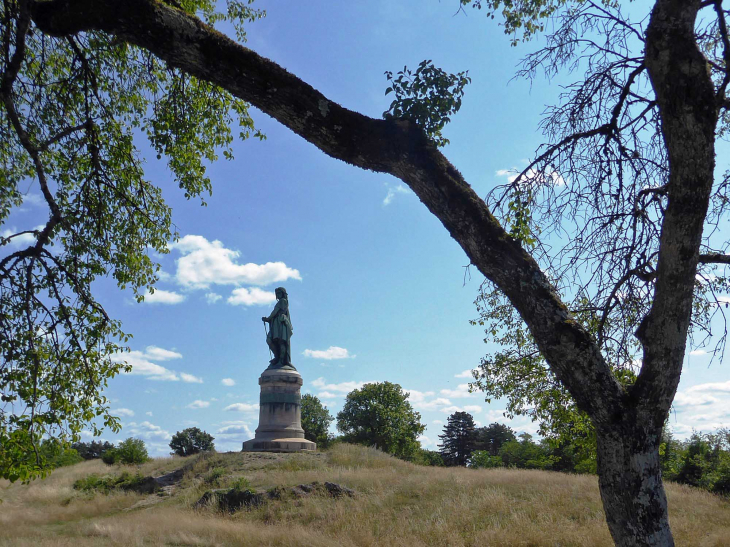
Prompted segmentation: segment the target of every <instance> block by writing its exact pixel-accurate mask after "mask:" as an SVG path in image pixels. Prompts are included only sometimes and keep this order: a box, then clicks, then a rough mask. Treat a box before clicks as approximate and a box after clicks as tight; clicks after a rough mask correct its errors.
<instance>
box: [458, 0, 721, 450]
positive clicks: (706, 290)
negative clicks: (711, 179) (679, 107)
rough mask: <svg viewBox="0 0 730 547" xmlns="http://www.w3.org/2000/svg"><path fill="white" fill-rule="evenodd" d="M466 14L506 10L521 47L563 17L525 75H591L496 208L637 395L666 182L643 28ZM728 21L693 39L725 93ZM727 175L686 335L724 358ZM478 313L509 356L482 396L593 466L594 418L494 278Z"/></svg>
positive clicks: (491, 366)
mask: <svg viewBox="0 0 730 547" xmlns="http://www.w3.org/2000/svg"><path fill="white" fill-rule="evenodd" d="M462 5H464V6H466V5H472V6H473V7H475V8H479V9H485V10H486V11H487V13H488V14H489V15H490V16H494V14H495V13H496V12H497V11H499V10H501V11H502V14H503V15H504V17H505V31H506V32H508V33H515V34H516V33H517V32H518V31H520V30H521V31H522V32H523V35H522V37H523V38H524V39H529V38H531V37H532V36H533V35H534V34H535V33H538V32H540V31H542V30H543V25H544V22H545V21H546V20H548V19H552V21H553V23H552V25H551V30H550V31H549V33H548V34H547V35H546V37H545V45H544V47H541V48H540V49H539V50H538V51H536V52H534V53H531V54H529V55H528V56H527V57H526V58H525V59H524V60H523V64H522V68H521V69H520V71H519V72H518V76H519V77H524V78H527V79H533V78H535V77H536V76H537V74H538V73H540V72H541V73H544V74H545V75H546V76H547V77H548V78H550V77H553V76H556V75H558V74H564V75H565V74H570V73H573V72H580V74H579V78H578V79H577V81H575V82H574V83H572V84H569V85H567V86H565V91H564V93H563V94H562V95H561V98H560V102H559V104H556V105H554V106H550V107H548V108H547V110H546V112H545V117H544V119H543V121H542V123H541V127H542V129H543V132H544V134H545V137H546V143H545V144H544V145H542V146H541V147H540V148H539V149H538V150H537V152H536V154H535V158H534V160H533V161H532V162H530V164H529V165H528V166H526V167H525V168H524V169H523V170H522V171H521V172H515V173H514V176H513V177H510V180H509V183H508V184H505V185H501V186H499V187H497V188H495V189H494V190H493V191H492V192H491V193H490V194H489V195H488V196H487V203H488V204H489V205H490V206H491V209H492V210H493V212H494V213H495V215H496V216H497V217H498V218H499V219H500V221H501V222H502V223H503V225H504V226H505V228H506V229H507V230H508V231H509V233H510V235H511V236H512V237H513V238H514V239H516V240H517V241H519V242H520V243H521V244H522V245H523V247H525V248H526V249H529V250H530V252H531V254H532V255H533V257H534V258H535V259H536V260H537V262H538V263H539V265H540V267H541V269H542V270H543V271H545V272H546V273H547V274H548V276H549V277H550V280H551V282H552V283H553V284H554V286H555V287H556V288H557V290H558V291H559V292H560V293H561V295H564V298H565V301H566V303H567V305H568V308H569V310H570V312H571V314H572V317H573V319H574V320H575V321H577V322H579V323H580V324H581V325H582V326H583V327H584V328H585V329H586V330H587V331H588V332H590V333H591V335H592V336H593V337H594V339H595V341H596V344H597V346H598V347H599V348H600V350H601V353H602V356H603V357H604V358H605V360H606V361H607V362H608V364H609V365H610V366H611V368H612V369H613V371H614V375H615V377H616V379H617V380H618V381H619V382H620V383H621V384H623V385H624V386H626V387H627V389H628V388H629V387H630V386H632V385H633V383H634V381H635V378H636V375H637V373H638V372H639V370H640V367H641V358H640V357H641V351H642V345H641V342H640V339H639V336H637V332H641V330H640V327H641V325H642V321H643V320H644V319H645V318H646V317H647V316H648V313H649V311H650V309H651V306H652V303H653V297H654V290H655V283H656V279H657V272H656V268H657V263H658V255H659V236H660V234H661V232H662V222H663V219H664V213H665V210H666V206H667V188H668V187H667V183H668V174H669V165H668V159H667V150H666V145H665V143H664V140H663V136H662V129H661V123H660V118H659V110H658V106H657V102H656V97H655V95H654V93H653V88H652V86H651V82H650V81H649V76H648V73H647V68H646V66H645V62H644V55H643V53H642V48H643V47H644V40H645V28H644V27H643V25H642V22H641V21H632V20H631V18H630V17H629V16H628V15H626V14H625V13H623V12H622V10H621V6H620V4H619V3H618V2H613V1H609V0H605V1H602V2H583V1H580V0H524V1H515V2H509V1H508V2H504V1H501V0H488V1H487V0H462ZM708 11H709V10H708ZM724 17H725V15H723V18H724ZM720 26H721V25H720V24H719V22H718V20H717V19H716V18H713V17H709V18H707V19H703V20H702V22H701V23H699V27H698V29H697V35H696V39H697V41H698V44H699V45H700V47H701V48H702V50H703V52H704V53H705V55H707V58H708V70H711V71H712V76H713V79H714V80H715V82H716V84H717V86H718V88H720V87H721V86H722V85H726V84H723V83H722V82H723V81H725V76H724V74H725V71H724V69H723V68H722V67H724V64H725V59H724V58H723V55H722V51H723V47H722V40H721V30H720ZM515 40H516V38H515ZM723 94H724V91H723ZM726 121H727V120H726ZM726 121H725V122H723V123H726ZM724 127H725V126H724V125H722V128H721V130H720V132H721V133H722V132H723V131H725V129H724ZM727 180H728V179H727V177H725V178H724V180H721V181H720V182H719V183H717V184H716V185H715V189H714V191H713V195H712V196H711V206H710V211H709V213H708V216H707V218H706V222H705V233H706V234H708V235H706V236H705V238H704V239H703V242H702V246H701V249H700V252H701V253H703V255H701V260H700V264H699V266H698V271H697V280H696V282H695V287H694V299H693V309H692V317H691V324H690V331H689V342H690V345H692V346H704V345H706V344H710V343H712V345H713V346H714V347H713V348H712V349H713V351H714V353H715V355H722V353H723V350H724V345H725V340H726V334H725V332H726V329H725V332H723V329H722V328H721V329H720V336H719V337H717V338H716V339H714V340H712V339H711V337H712V334H713V319H716V318H717V319H720V321H721V322H724V321H725V316H724V314H723V312H722V309H721V304H722V299H721V298H719V297H718V295H721V294H725V293H727V292H728V290H730V284H729V279H728V278H727V276H725V275H723V274H722V271H718V270H717V264H716V263H713V260H712V257H713V255H718V254H719V255H722V254H724V250H725V249H727V247H728V242H727V241H722V236H721V235H720V234H719V231H718V230H717V227H718V226H720V225H721V223H722V221H721V218H722V217H723V215H724V214H725V212H726V209H727V204H728V203H730V200H728V196H727V192H728V184H727ZM703 257H704V258H703ZM476 305H477V310H478V313H479V317H478V319H476V320H475V321H474V322H473V323H474V324H479V325H480V326H483V327H485V334H486V338H485V341H487V342H490V343H495V344H496V345H497V346H498V347H499V348H500V349H499V350H497V351H496V352H494V353H493V354H491V355H488V356H486V357H485V359H484V360H483V361H482V365H481V371H480V374H479V378H478V379H477V380H476V382H475V383H474V384H473V385H474V387H476V388H478V389H481V390H483V391H485V392H486V393H487V395H488V399H489V400H491V399H492V398H499V397H506V398H507V400H508V405H507V411H508V415H510V416H512V415H516V414H524V415H528V416H530V417H531V418H532V419H534V420H536V421H537V422H538V424H539V425H540V432H541V433H542V434H543V435H547V436H548V437H549V438H550V439H551V440H552V442H555V443H559V444H560V443H562V444H563V445H565V446H567V445H566V443H568V444H570V443H578V444H574V448H575V449H576V450H578V452H580V453H581V454H582V455H581V456H580V459H583V460H585V457H584V456H586V455H587V454H589V453H591V452H593V451H594V448H593V443H594V442H595V432H594V431H593V429H592V425H591V423H590V420H589V419H588V418H587V416H585V415H583V414H581V413H580V412H579V411H578V409H577V408H576V406H575V404H574V403H573V401H572V399H571V397H570V396H569V395H568V393H567V391H566V390H565V389H564V387H563V386H562V385H561V384H560V383H559V382H558V380H557V379H556V378H555V377H554V376H553V374H552V373H551V372H550V370H549V367H548V366H547V363H546V362H545V361H544V359H543V358H542V357H541V355H540V353H539V350H538V348H537V345H536V344H535V343H534V340H533V338H532V336H531V334H530V333H529V331H528V329H527V328H526V326H525V324H524V322H523V321H522V318H521V317H519V315H518V314H517V313H516V312H515V310H514V308H513V307H512V306H511V304H510V302H509V301H508V299H507V298H506V297H505V295H503V294H502V293H501V292H500V291H499V290H498V289H497V288H496V287H495V286H494V285H493V284H491V283H489V282H486V283H485V284H484V285H482V287H481V288H480V294H479V296H478V298H477V300H476ZM718 323H720V322H716V323H715V325H717V324H718ZM720 324H721V323H720Z"/></svg>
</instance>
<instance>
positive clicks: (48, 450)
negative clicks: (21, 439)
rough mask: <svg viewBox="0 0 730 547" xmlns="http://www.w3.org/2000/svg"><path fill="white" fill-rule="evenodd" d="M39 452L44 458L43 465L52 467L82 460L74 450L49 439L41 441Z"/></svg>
mask: <svg viewBox="0 0 730 547" xmlns="http://www.w3.org/2000/svg"><path fill="white" fill-rule="evenodd" d="M40 453H41V457H42V458H43V459H44V460H45V465H46V466H47V467H50V468H52V469H55V468H57V467H66V466H67V465H73V464H75V463H79V462H82V461H84V460H83V458H82V457H81V456H79V453H78V452H77V451H76V450H74V449H73V448H68V445H64V444H62V443H60V442H58V441H56V440H51V439H45V440H44V441H43V442H42V443H41V446H40Z"/></svg>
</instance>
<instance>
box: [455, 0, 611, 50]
mask: <svg viewBox="0 0 730 547" xmlns="http://www.w3.org/2000/svg"><path fill="white" fill-rule="evenodd" d="M460 2H461V5H462V6H468V5H471V6H472V7H473V8H475V9H478V10H481V9H484V10H485V11H486V13H487V15H488V16H489V17H491V18H492V19H494V14H495V13H497V11H498V10H499V9H500V8H502V9H501V14H502V16H503V17H504V32H505V34H513V35H514V38H513V39H512V45H517V43H518V41H519V40H518V39H517V33H518V32H519V31H520V30H521V31H522V39H523V40H529V39H530V38H532V37H533V36H534V35H535V34H538V33H540V32H542V31H544V30H545V21H546V20H547V19H549V18H550V17H551V16H552V15H554V14H555V12H556V11H558V10H559V9H560V8H561V7H563V6H565V5H569V4H578V5H580V4H582V3H584V2H585V0H460ZM601 4H603V5H604V6H617V5H618V1H617V0H602V1H601Z"/></svg>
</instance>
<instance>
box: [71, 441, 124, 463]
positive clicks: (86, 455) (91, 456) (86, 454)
mask: <svg viewBox="0 0 730 547" xmlns="http://www.w3.org/2000/svg"><path fill="white" fill-rule="evenodd" d="M71 448H73V449H74V450H76V451H77V452H78V453H79V456H81V457H82V458H83V459H85V460H95V459H98V458H101V457H102V456H103V455H104V452H106V451H107V450H110V449H112V448H114V444H112V443H110V442H109V441H104V442H101V441H91V442H89V443H85V442H77V443H73V444H72V445H71Z"/></svg>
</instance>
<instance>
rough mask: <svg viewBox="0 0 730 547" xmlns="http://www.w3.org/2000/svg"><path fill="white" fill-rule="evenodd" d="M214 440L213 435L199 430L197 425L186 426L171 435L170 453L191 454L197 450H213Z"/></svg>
mask: <svg viewBox="0 0 730 547" xmlns="http://www.w3.org/2000/svg"><path fill="white" fill-rule="evenodd" d="M214 440H215V439H214V437H213V436H212V435H210V434H209V433H206V432H205V431H201V430H200V429H198V428H197V427H188V428H187V429H183V430H182V431H178V432H177V433H175V434H174V435H173V436H172V440H171V441H170V448H172V450H173V452H171V454H177V455H178V456H191V455H192V454H197V453H198V452H210V451H211V450H215V445H214V444H213V441H214Z"/></svg>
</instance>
